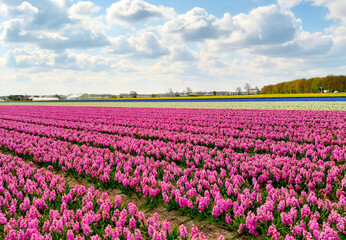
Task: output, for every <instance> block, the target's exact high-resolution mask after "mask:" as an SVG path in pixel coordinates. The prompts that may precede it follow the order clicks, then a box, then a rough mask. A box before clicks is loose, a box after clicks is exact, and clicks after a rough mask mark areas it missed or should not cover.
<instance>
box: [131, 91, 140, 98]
mask: <svg viewBox="0 0 346 240" xmlns="http://www.w3.org/2000/svg"><path fill="white" fill-rule="evenodd" d="M130 95H131V97H132V98H137V95H138V94H137V92H136V91H131V92H130Z"/></svg>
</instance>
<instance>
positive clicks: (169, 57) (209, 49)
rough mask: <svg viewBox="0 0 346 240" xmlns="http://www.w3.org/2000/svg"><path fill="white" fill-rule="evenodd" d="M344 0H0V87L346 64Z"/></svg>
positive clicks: (104, 88) (193, 79)
mask: <svg viewBox="0 0 346 240" xmlns="http://www.w3.org/2000/svg"><path fill="white" fill-rule="evenodd" d="M345 12H346V1H345V0H218V1H210V0H198V1H197V0H165V1H163V0H146V1H144V0H120V1H111V0H92V1H78V0H27V1H22V0H10V1H9V0H0V73H1V74H0V95H7V94H24V93H27V94H55V93H59V94H67V93H84V92H88V93H113V94H119V93H125V92H129V91H131V90H134V91H137V92H139V93H155V92H166V91H167V90H168V89H169V88H172V89H173V90H177V91H182V90H184V89H186V87H190V88H192V90H195V91H199V90H202V91H203V90H230V91H232V90H235V89H236V88H237V87H238V86H240V87H244V85H245V83H250V84H251V86H253V87H255V86H258V87H260V88H261V87H262V86H264V85H267V84H272V83H277V82H282V81H286V80H292V79H296V78H301V77H306V78H309V77H314V76H326V75H328V74H335V75H338V74H346V14H345Z"/></svg>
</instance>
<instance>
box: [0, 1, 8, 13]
mask: <svg viewBox="0 0 346 240" xmlns="http://www.w3.org/2000/svg"><path fill="white" fill-rule="evenodd" d="M7 13H8V9H7V6H6V4H3V3H1V2H0V15H1V16H7Z"/></svg>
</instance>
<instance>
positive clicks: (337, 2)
mask: <svg viewBox="0 0 346 240" xmlns="http://www.w3.org/2000/svg"><path fill="white" fill-rule="evenodd" d="M309 1H311V2H313V4H315V5H316V6H325V7H327V8H328V9H329V14H328V17H329V18H334V19H341V20H342V21H346V15H345V12H346V1H344V0H309Z"/></svg>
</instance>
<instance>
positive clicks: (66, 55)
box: [0, 48, 136, 72]
mask: <svg viewBox="0 0 346 240" xmlns="http://www.w3.org/2000/svg"><path fill="white" fill-rule="evenodd" d="M0 60H2V61H3V62H4V65H5V66H6V67H9V68H17V69H33V68H34V69H38V70H41V71H50V70H53V69H66V70H67V69H70V70H77V71H92V72H103V71H112V70H119V71H121V72H131V71H135V69H136V68H135V67H134V66H133V65H132V64H130V63H128V62H126V61H118V60H117V59H115V58H107V57H104V56H101V55H90V54H86V53H78V54H77V53H75V52H73V51H64V52H60V53H55V52H53V51H51V50H41V49H38V48H36V49H30V48H17V49H14V50H10V51H8V52H7V53H6V54H5V56H4V58H3V59H0Z"/></svg>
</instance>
